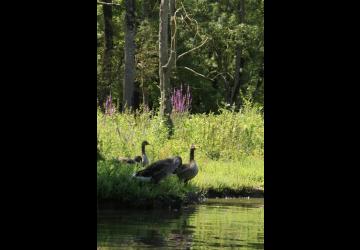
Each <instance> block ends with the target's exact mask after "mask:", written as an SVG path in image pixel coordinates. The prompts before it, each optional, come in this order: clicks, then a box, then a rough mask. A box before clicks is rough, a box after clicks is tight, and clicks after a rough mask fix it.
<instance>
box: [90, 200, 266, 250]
mask: <svg viewBox="0 0 360 250" xmlns="http://www.w3.org/2000/svg"><path fill="white" fill-rule="evenodd" d="M97 236H98V239H97V242H98V249H224V248H226V249H229V248H230V249H243V250H246V249H264V200H263V199H209V200H208V201H207V202H206V203H204V204H201V205H197V206H192V207H188V208H185V209H183V210H182V211H168V210H149V211H144V210H117V211H114V210H100V211H99V213H98V233H97Z"/></svg>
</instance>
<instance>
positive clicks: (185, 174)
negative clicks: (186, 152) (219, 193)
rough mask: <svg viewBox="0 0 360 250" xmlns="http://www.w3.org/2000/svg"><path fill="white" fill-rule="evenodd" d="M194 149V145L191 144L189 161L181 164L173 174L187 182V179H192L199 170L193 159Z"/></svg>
mask: <svg viewBox="0 0 360 250" xmlns="http://www.w3.org/2000/svg"><path fill="white" fill-rule="evenodd" d="M195 149H196V148H195V146H194V145H191V147H190V162H189V163H188V164H182V165H181V166H180V167H178V168H177V169H176V170H175V171H174V174H176V175H177V176H178V178H179V179H180V180H182V181H184V182H185V183H188V181H190V180H191V179H193V178H194V177H195V176H196V175H197V174H198V172H199V168H198V166H197V164H196V161H195Z"/></svg>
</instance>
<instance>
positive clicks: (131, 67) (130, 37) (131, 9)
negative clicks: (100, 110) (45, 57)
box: [123, 0, 136, 110]
mask: <svg viewBox="0 0 360 250" xmlns="http://www.w3.org/2000/svg"><path fill="white" fill-rule="evenodd" d="M125 10H126V14H125V74H124V84H123V110H124V109H125V108H132V107H133V103H134V100H133V99H134V81H135V32H136V31H135V0H125Z"/></svg>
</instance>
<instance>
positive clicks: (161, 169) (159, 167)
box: [135, 156, 182, 183]
mask: <svg viewBox="0 0 360 250" xmlns="http://www.w3.org/2000/svg"><path fill="white" fill-rule="evenodd" d="M181 164H182V159H181V157H179V156H176V157H172V158H167V159H164V160H159V161H156V162H154V163H152V164H150V165H149V166H148V167H147V168H146V169H143V170H140V171H138V172H137V173H136V174H135V176H136V177H148V178H150V179H151V181H153V182H154V183H158V182H159V181H161V180H162V179H164V178H165V177H167V176H168V175H171V174H172V173H173V172H174V171H175V170H176V169H177V168H178V167H180V166H181Z"/></svg>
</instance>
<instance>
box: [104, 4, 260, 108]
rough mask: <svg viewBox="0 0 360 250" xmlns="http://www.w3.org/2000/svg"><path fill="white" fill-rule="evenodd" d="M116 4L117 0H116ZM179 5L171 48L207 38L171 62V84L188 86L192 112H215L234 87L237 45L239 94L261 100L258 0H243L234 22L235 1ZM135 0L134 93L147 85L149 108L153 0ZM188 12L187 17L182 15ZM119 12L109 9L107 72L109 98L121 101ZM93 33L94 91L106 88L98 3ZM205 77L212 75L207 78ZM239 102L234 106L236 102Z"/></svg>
mask: <svg viewBox="0 0 360 250" xmlns="http://www.w3.org/2000/svg"><path fill="white" fill-rule="evenodd" d="M119 3H122V1H120V2H119ZM181 3H183V5H184V7H185V10H186V12H185V11H184V10H181V11H179V12H178V15H177V37H176V52H177V55H180V54H182V53H184V52H186V51H189V50H190V49H193V48H194V47H196V46H198V45H199V44H200V43H201V42H202V41H203V40H204V39H205V37H207V38H208V41H207V42H206V44H205V45H204V46H202V47H201V48H200V49H197V50H195V51H193V52H191V53H189V54H187V55H185V56H184V57H182V58H181V59H179V60H178V61H177V63H176V66H177V67H175V68H174V69H173V72H172V76H171V85H172V87H179V86H180V85H181V84H182V85H190V87H191V92H192V96H193V105H192V109H191V112H192V113H204V112H205V113H210V112H217V110H218V104H219V103H222V102H227V101H228V96H229V93H230V92H231V90H232V88H233V86H234V79H235V76H234V75H235V54H236V48H237V47H240V48H241V57H242V60H243V61H244V65H243V66H242V67H241V81H240V82H241V88H240V91H239V93H237V94H240V93H249V94H251V95H252V96H253V101H254V102H256V103H260V104H263V94H264V92H263V86H264V77H263V62H264V42H263V40H264V39H263V37H264V21H263V19H264V9H263V6H264V1H263V0H245V20H244V23H240V19H239V11H238V10H239V1H238V0H229V1H209V0H196V1H195V0H184V1H181V2H180V1H177V8H180V7H181ZM146 4H147V7H146V8H147V9H148V10H147V16H144V15H145V11H144V10H145V7H144V6H145V5H144V1H137V8H136V12H137V34H136V46H137V49H136V65H137V69H136V82H135V89H136V91H137V92H136V93H139V98H140V102H141V100H142V95H141V87H142V86H146V87H147V89H148V97H149V105H150V108H154V109H156V108H157V107H158V98H159V95H160V92H159V89H158V87H159V86H158V84H159V76H158V64H159V63H158V48H159V44H158V28H159V20H158V17H159V12H158V11H159V1H154V0H151V1H147V2H146ZM186 14H187V16H188V17H191V18H192V20H193V21H190V20H189V19H187V18H186ZM124 15H125V10H124V8H123V7H116V8H113V25H114V53H113V55H114V56H113V65H112V66H113V67H112V76H111V82H112V84H111V92H112V96H113V98H114V99H115V100H116V101H117V102H118V103H121V100H122V81H123V72H124V67H123V66H124V65H123V59H124V25H123V23H124ZM97 17H98V18H97V29H98V32H97V37H98V95H104V94H106V93H108V92H109V90H107V89H106V88H105V87H104V83H103V81H102V71H101V69H102V63H103V62H102V56H103V35H104V34H103V29H104V25H103V18H102V6H101V5H98V11H97ZM184 67H188V68H191V69H193V70H195V71H196V72H198V73H200V74H202V75H204V76H206V77H207V78H208V79H206V78H204V77H200V76H199V75H195V74H194V73H192V72H190V71H188V70H186V69H184ZM209 79H213V81H210V80H209ZM241 105H242V104H241V103H240V102H239V103H237V106H241Z"/></svg>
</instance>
